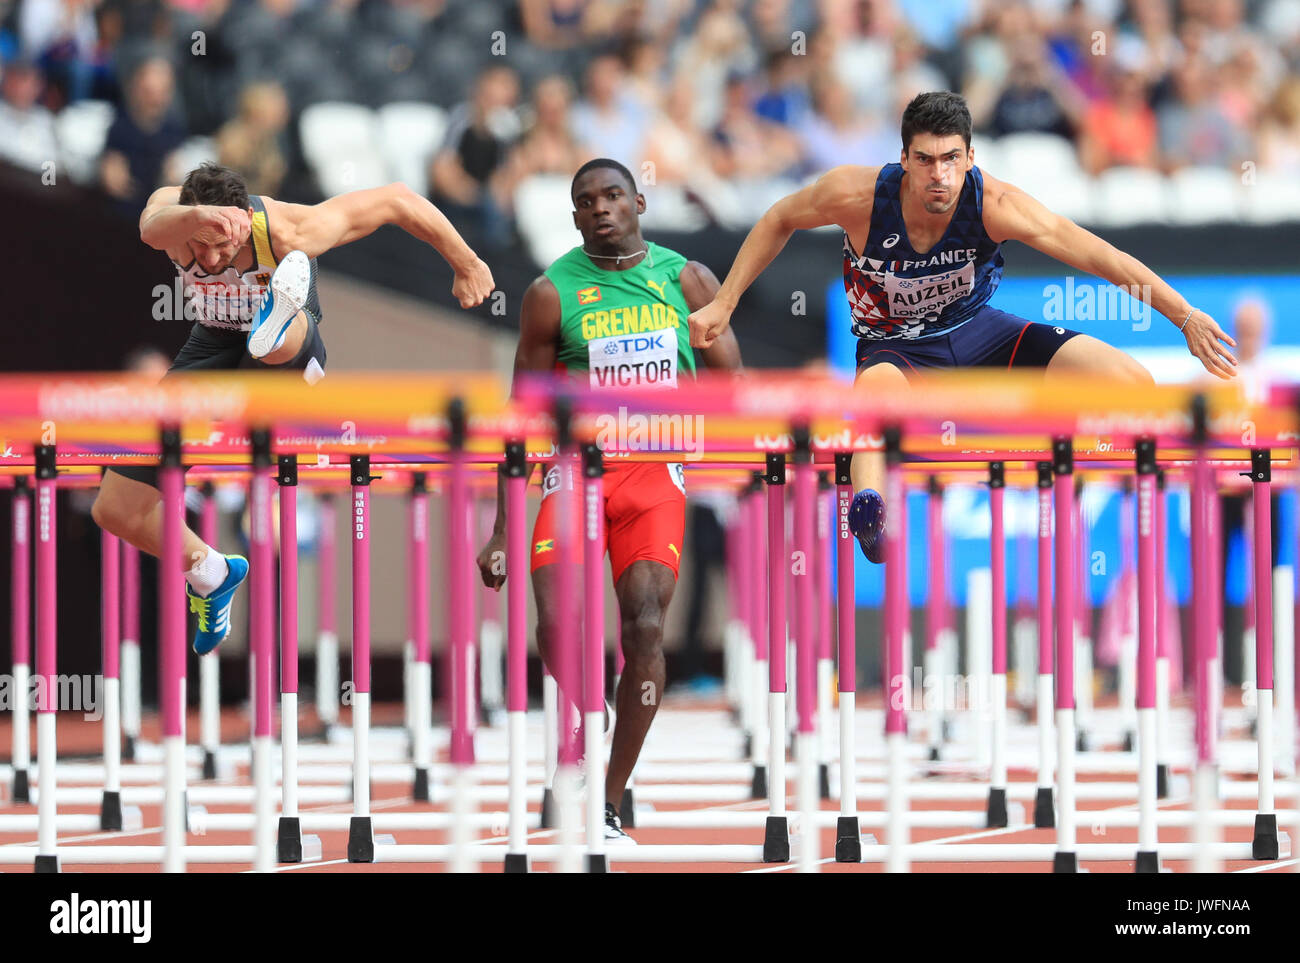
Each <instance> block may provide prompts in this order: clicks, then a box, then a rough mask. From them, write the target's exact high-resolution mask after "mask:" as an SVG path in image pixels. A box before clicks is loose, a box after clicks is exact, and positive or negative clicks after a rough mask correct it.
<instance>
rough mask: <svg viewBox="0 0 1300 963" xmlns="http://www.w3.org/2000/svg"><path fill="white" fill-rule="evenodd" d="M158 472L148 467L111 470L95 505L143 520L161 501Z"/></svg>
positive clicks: (140, 466) (102, 482)
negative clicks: (108, 507)
mask: <svg viewBox="0 0 1300 963" xmlns="http://www.w3.org/2000/svg"><path fill="white" fill-rule="evenodd" d="M157 484H158V469H157V468H154V467H151V466H148V465H138V466H136V465H133V466H130V467H127V466H125V465H124V466H122V467H112V468H109V470H108V471H106V472H104V477H103V478H101V479H100V480H99V494H98V495H97V496H96V501H98V502H100V503H101V504H103V505H112V506H113V509H114V510H115V511H116V512H117V513H119V514H121V515H129V516H132V517H140V516H143V515H146V514H148V513H149V512H151V511H153V510H154V508H156V507H157V505H158V503H159V502H160V501H161V500H162V495H161V494H160V493H159V491H158V487H157Z"/></svg>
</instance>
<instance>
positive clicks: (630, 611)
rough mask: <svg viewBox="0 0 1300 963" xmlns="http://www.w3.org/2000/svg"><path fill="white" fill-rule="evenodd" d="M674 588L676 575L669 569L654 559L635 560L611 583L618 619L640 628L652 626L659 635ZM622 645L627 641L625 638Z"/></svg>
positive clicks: (625, 637)
mask: <svg viewBox="0 0 1300 963" xmlns="http://www.w3.org/2000/svg"><path fill="white" fill-rule="evenodd" d="M676 587H677V573H676V572H675V571H673V569H672V568H671V567H669V566H668V565H665V564H664V563H663V562H661V561H656V560H655V559H650V558H641V559H637V560H636V561H634V562H632V563H631V564H630V565H628V567H627V568H626V569H624V570H623V573H622V574H621V575H620V576H619V578H618V580H617V581H616V582H615V583H614V594H615V595H616V596H617V597H618V611H619V617H620V619H622V620H623V621H624V622H639V623H643V624H644V623H646V622H652V623H654V624H655V625H657V626H658V628H659V629H660V630H661V631H662V630H663V627H664V619H665V618H666V616H667V614H668V606H669V604H670V603H671V602H672V600H673V590H674V589H675V588H676ZM624 641H625V642H627V641H628V640H627V636H626V634H625V635H624Z"/></svg>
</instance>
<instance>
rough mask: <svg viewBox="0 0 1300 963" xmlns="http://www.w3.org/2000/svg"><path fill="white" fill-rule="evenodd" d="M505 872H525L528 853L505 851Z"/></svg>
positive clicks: (526, 870)
mask: <svg viewBox="0 0 1300 963" xmlns="http://www.w3.org/2000/svg"><path fill="white" fill-rule="evenodd" d="M505 871H506V872H507V873H526V872H528V854H527V853H506V866H505Z"/></svg>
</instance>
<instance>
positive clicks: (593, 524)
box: [582, 445, 607, 872]
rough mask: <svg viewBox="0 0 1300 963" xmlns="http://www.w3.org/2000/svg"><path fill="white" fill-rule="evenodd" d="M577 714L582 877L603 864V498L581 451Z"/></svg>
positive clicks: (589, 458)
mask: <svg viewBox="0 0 1300 963" xmlns="http://www.w3.org/2000/svg"><path fill="white" fill-rule="evenodd" d="M582 474H583V500H582V510H583V511H582V514H583V524H582V533H583V537H582V593H583V638H582V714H583V733H584V735H585V739H586V745H585V746H583V747H582V749H583V753H584V755H585V757H586V767H587V779H588V780H590V783H589V785H588V787H587V871H588V872H604V871H605V870H606V868H607V867H606V864H605V856H604V852H605V758H604V751H605V750H604V715H605V498H604V492H603V482H602V478H601V476H602V475H603V474H604V469H603V467H602V464H601V454H600V449H599V448H598V447H597V446H595V445H584V446H583V451H582Z"/></svg>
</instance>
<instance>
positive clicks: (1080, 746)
mask: <svg viewBox="0 0 1300 963" xmlns="http://www.w3.org/2000/svg"><path fill="white" fill-rule="evenodd" d="M1088 741H1089V740H1088V734H1087V733H1086V732H1084V731H1083V730H1082V729H1080V730H1079V731H1078V732H1077V733H1075V735H1074V751H1075V752H1087V751H1088Z"/></svg>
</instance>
